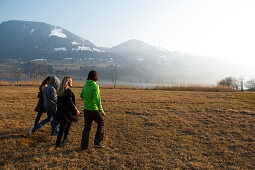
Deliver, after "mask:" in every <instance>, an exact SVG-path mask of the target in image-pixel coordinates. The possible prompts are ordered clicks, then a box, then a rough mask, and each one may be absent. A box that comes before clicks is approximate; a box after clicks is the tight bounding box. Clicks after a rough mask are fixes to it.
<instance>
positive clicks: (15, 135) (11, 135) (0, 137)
mask: <svg viewBox="0 0 255 170" xmlns="http://www.w3.org/2000/svg"><path fill="white" fill-rule="evenodd" d="M17 138H27V135H25V134H20V132H1V133H0V141H1V140H5V139H17Z"/></svg>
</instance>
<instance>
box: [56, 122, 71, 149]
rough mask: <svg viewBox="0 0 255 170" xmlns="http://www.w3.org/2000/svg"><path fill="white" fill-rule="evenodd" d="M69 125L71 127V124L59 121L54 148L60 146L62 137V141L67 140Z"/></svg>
mask: <svg viewBox="0 0 255 170" xmlns="http://www.w3.org/2000/svg"><path fill="white" fill-rule="evenodd" d="M71 125H72V122H70V121H61V122H60V127H59V132H58V137H57V141H56V147H58V146H60V143H61V140H62V138H63V136H64V140H65V139H67V136H68V133H69V129H70V127H71Z"/></svg>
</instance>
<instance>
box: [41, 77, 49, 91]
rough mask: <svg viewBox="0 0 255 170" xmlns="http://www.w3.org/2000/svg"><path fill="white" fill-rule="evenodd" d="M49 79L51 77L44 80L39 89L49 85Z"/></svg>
mask: <svg viewBox="0 0 255 170" xmlns="http://www.w3.org/2000/svg"><path fill="white" fill-rule="evenodd" d="M50 79H51V76H48V77H47V78H46V79H44V80H43V82H42V84H41V85H40V87H39V88H41V87H42V86H44V85H45V84H47V85H49V84H50Z"/></svg>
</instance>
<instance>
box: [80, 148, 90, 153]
mask: <svg viewBox="0 0 255 170" xmlns="http://www.w3.org/2000/svg"><path fill="white" fill-rule="evenodd" d="M81 150H82V151H85V152H88V153H91V152H92V150H91V149H89V148H86V149H81Z"/></svg>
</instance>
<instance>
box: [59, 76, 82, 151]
mask: <svg viewBox="0 0 255 170" xmlns="http://www.w3.org/2000/svg"><path fill="white" fill-rule="evenodd" d="M72 86H73V83H72V78H71V77H69V76H66V77H64V78H63V80H62V82H61V84H60V87H59V88H58V91H57V94H58V102H57V115H56V120H57V121H58V122H60V128H59V132H58V137H57V141H56V148H57V147H60V144H61V140H62V138H63V136H64V140H63V142H65V141H67V140H68V139H67V136H68V133H69V129H70V127H71V125H72V122H77V121H78V115H79V114H80V112H79V110H78V109H77V107H76V106H75V96H74V94H73V92H72V90H71V87H72Z"/></svg>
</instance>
